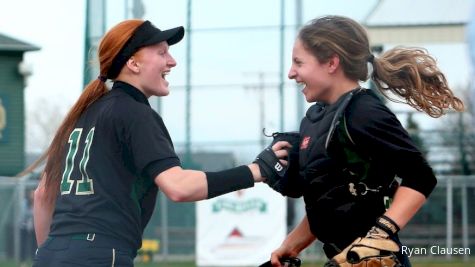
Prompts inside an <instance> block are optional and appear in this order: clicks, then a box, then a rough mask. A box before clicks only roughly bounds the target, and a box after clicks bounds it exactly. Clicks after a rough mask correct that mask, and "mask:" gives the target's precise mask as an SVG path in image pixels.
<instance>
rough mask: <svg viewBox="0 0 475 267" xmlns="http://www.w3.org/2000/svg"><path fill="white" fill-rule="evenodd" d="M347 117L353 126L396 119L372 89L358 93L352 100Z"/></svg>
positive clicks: (346, 113) (347, 110)
mask: <svg viewBox="0 0 475 267" xmlns="http://www.w3.org/2000/svg"><path fill="white" fill-rule="evenodd" d="M345 115H346V117H347V119H348V120H349V121H350V123H351V122H352V123H353V124H361V123H363V124H367V123H368V122H372V121H380V120H388V119H390V120H393V119H396V116H395V115H394V113H393V112H392V111H391V110H390V109H389V108H388V107H387V106H386V105H385V104H384V102H383V101H382V100H381V96H379V95H378V94H376V93H375V92H374V91H373V90H371V89H362V90H361V91H359V92H357V93H356V94H355V95H354V96H353V98H352V99H351V102H350V103H349V105H348V108H347V109H346V112H345Z"/></svg>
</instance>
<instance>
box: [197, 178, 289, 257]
mask: <svg viewBox="0 0 475 267" xmlns="http://www.w3.org/2000/svg"><path fill="white" fill-rule="evenodd" d="M286 203H287V202H286V199H285V198H284V197H282V196H281V195H280V194H278V193H276V192H275V191H273V190H271V189H270V188H269V187H268V186H267V185H265V184H256V185H255V187H253V188H249V189H246V190H239V191H237V192H233V193H229V194H226V195H223V196H220V197H216V198H213V199H210V200H205V201H200V202H198V203H197V205H196V209H197V211H196V216H197V220H196V223H197V225H196V227H197V228H196V264H197V265H198V266H258V265H259V264H261V263H263V262H264V261H267V260H269V259H270V254H271V252H272V251H273V250H274V249H276V248H277V247H279V245H280V244H281V243H282V241H283V239H284V238H285V235H286V231H287V227H286V212H287V204H286Z"/></svg>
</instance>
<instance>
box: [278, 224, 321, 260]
mask: <svg viewBox="0 0 475 267" xmlns="http://www.w3.org/2000/svg"><path fill="white" fill-rule="evenodd" d="M316 239H317V237H316V236H314V235H313V234H312V232H311V231H310V225H309V223H308V219H307V215H305V217H304V218H303V219H302V221H301V222H300V224H299V225H298V226H297V227H295V228H294V229H293V230H292V232H290V233H289V235H288V236H287V238H286V239H285V240H284V242H283V243H282V247H286V248H287V251H291V252H292V254H293V255H297V254H299V253H300V252H301V251H302V250H304V249H305V248H306V247H308V246H309V245H310V244H312V242H313V241H315V240H316Z"/></svg>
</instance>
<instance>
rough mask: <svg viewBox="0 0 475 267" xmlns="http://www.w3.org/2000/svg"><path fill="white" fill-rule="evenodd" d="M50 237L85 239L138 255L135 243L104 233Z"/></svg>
mask: <svg viewBox="0 0 475 267" xmlns="http://www.w3.org/2000/svg"><path fill="white" fill-rule="evenodd" d="M50 238H70V239H71V240H84V241H88V242H92V243H93V244H94V245H97V246H105V247H111V248H115V249H118V250H121V251H124V252H127V253H129V254H130V255H132V256H133V257H135V256H137V250H136V249H134V248H133V245H131V244H130V243H128V242H127V241H124V240H120V239H117V238H114V237H110V236H107V235H103V234H96V233H83V234H74V235H64V236H52V237H50Z"/></svg>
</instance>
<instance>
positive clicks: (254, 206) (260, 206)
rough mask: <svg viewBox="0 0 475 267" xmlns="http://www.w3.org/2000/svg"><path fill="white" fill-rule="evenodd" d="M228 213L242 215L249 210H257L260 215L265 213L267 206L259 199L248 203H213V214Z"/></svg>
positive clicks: (226, 200)
mask: <svg viewBox="0 0 475 267" xmlns="http://www.w3.org/2000/svg"><path fill="white" fill-rule="evenodd" d="M224 210H227V211H230V212H234V213H242V212H247V211H250V210H257V211H258V212H260V213H264V212H266V211H267V204H266V203H265V202H264V201H262V200H261V199H257V198H254V199H250V200H248V201H233V200H229V199H220V200H218V201H216V202H215V203H213V213H217V212H220V211H224Z"/></svg>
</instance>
